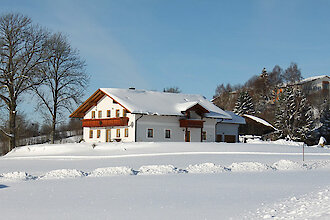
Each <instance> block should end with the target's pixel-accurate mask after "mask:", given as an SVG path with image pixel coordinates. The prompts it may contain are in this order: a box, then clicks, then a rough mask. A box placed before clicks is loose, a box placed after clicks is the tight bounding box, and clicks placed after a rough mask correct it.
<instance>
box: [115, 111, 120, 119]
mask: <svg viewBox="0 0 330 220" xmlns="http://www.w3.org/2000/svg"><path fill="white" fill-rule="evenodd" d="M116 117H117V118H119V117H120V110H119V109H117V110H116Z"/></svg>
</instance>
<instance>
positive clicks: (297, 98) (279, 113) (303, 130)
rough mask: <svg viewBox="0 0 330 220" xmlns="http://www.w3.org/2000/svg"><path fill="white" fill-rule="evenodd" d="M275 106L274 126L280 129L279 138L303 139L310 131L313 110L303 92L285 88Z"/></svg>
mask: <svg viewBox="0 0 330 220" xmlns="http://www.w3.org/2000/svg"><path fill="white" fill-rule="evenodd" d="M276 108H277V109H276V112H275V117H276V122H275V126H276V127H277V128H278V129H279V131H280V138H283V137H289V138H290V139H291V140H296V141H305V140H306V139H307V138H308V137H309V134H310V132H311V128H312V124H313V112H312V109H311V107H310V105H309V104H308V102H307V99H306V97H305V96H304V95H303V93H302V92H301V91H300V90H298V89H296V90H293V89H292V88H290V87H288V88H285V90H284V93H283V94H282V95H281V96H280V98H279V101H278V102H277V106H276Z"/></svg>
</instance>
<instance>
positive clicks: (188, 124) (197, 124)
mask: <svg viewBox="0 0 330 220" xmlns="http://www.w3.org/2000/svg"><path fill="white" fill-rule="evenodd" d="M203 124H204V121H203V120H189V119H181V120H180V127H182V128H203Z"/></svg>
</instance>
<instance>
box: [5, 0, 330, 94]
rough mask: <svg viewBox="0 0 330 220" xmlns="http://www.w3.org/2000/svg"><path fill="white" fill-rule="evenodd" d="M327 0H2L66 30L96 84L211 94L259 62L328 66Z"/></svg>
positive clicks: (324, 69) (311, 68)
mask: <svg viewBox="0 0 330 220" xmlns="http://www.w3.org/2000/svg"><path fill="white" fill-rule="evenodd" d="M329 11H330V1H327V0H324V1H322V0H315V1H305V0H290V1H288V0H242V1H236V0H232V1H227V0H226V1H225V0H223V1H221V0H213V1H208V0H176V1H174V0H115V1H111V0H104V1H101V0H100V1H97V0H93V1H87V0H86V1H82V0H80V1H79V0H72V1H71V0H51V1H48V0H39V1H38V0H1V7H0V13H6V12H20V13H23V14H25V15H27V16H29V17H31V18H32V19H33V21H34V22H35V23H39V24H41V25H42V26H45V27H47V28H49V29H50V30H52V31H61V32H63V33H65V34H67V35H68V37H69V39H70V41H71V43H72V45H73V46H74V47H75V48H77V49H79V50H80V54H81V56H82V57H83V59H85V60H86V62H87V71H88V73H89V74H90V75H91V83H90V86H89V88H88V91H87V92H86V96H89V95H90V94H92V93H93V92H94V91H95V90H97V89H98V88H100V87H118V88H128V87H136V88H140V89H151V90H158V91H161V90H162V89H163V88H164V87H168V86H178V87H179V88H180V89H181V90H182V91H183V92H184V93H197V94H202V95H204V96H206V97H207V98H209V99H210V98H212V96H213V95H214V91H215V88H216V86H217V85H218V84H221V83H231V84H237V83H244V82H245V81H246V80H247V79H249V78H250V77H251V76H253V75H255V74H259V73H260V72H261V70H262V68H263V67H266V68H267V69H268V70H271V69H272V68H273V67H274V65H276V64H278V65H280V66H281V67H282V68H286V67H287V66H289V64H290V62H292V61H293V62H297V63H298V66H299V67H300V68H301V70H302V75H303V77H305V78H306V77H309V76H314V75H323V74H328V75H329V72H330V37H329V36H330V13H329Z"/></svg>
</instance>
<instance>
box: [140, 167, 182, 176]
mask: <svg viewBox="0 0 330 220" xmlns="http://www.w3.org/2000/svg"><path fill="white" fill-rule="evenodd" d="M185 172H186V171H185V170H181V169H178V168H176V167H174V166H173V165H147V166H142V167H140V169H139V170H138V173H137V174H138V175H163V174H171V173H185Z"/></svg>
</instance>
